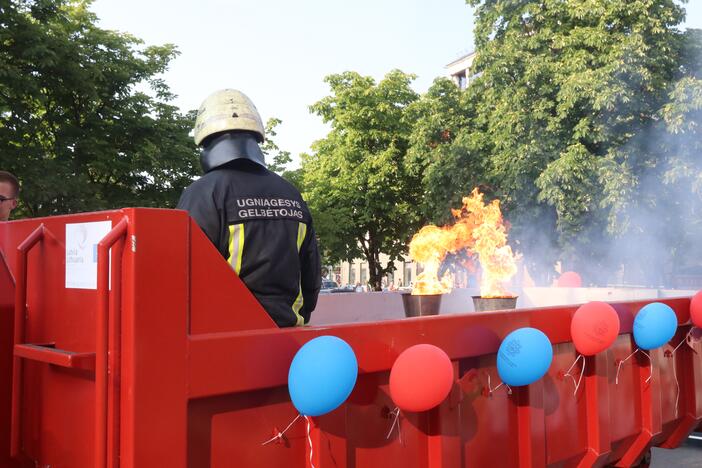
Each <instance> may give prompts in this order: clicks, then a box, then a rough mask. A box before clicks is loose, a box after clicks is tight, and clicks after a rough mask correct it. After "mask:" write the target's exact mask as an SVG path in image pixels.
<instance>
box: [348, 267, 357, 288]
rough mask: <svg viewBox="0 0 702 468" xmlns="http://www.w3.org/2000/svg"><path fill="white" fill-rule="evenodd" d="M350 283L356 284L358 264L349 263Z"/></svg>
mask: <svg viewBox="0 0 702 468" xmlns="http://www.w3.org/2000/svg"><path fill="white" fill-rule="evenodd" d="M349 284H350V285H352V286H356V265H354V264H353V263H352V264H350V265H349Z"/></svg>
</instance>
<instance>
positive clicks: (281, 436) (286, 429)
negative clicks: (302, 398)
mask: <svg viewBox="0 0 702 468" xmlns="http://www.w3.org/2000/svg"><path fill="white" fill-rule="evenodd" d="M300 416H302V415H301V414H299V413H298V415H297V416H295V419H293V420H292V422H291V423H290V424H288V427H286V428H285V429H283V430H282V431H281V432H278V434H276V435H274V436H273V437H271V438H270V439H268V440H267V441H265V442H264V443H262V444H261V445H267V444H270V443H271V442H273V441H276V440H279V439H282V438H283V435H284V434H285V433H286V432H287V431H288V429H290V426H292V425H293V424H295V421H297V420H298V419H300ZM305 417H306V416H305Z"/></svg>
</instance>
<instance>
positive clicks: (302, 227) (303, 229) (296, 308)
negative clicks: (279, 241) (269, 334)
mask: <svg viewBox="0 0 702 468" xmlns="http://www.w3.org/2000/svg"><path fill="white" fill-rule="evenodd" d="M306 235H307V225H306V224H305V223H298V225H297V252H298V253H300V248H302V242H303V241H304V240H305V236H306ZM304 303H305V299H304V298H303V297H302V282H300V292H299V293H298V294H297V298H295V302H293V305H292V310H293V313H294V314H295V317H297V322H296V323H295V325H296V326H298V327H299V326H301V325H304V324H305V319H304V317H303V316H302V315H300V309H302V305H303V304H304Z"/></svg>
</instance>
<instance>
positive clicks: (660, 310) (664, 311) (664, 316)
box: [634, 302, 678, 350]
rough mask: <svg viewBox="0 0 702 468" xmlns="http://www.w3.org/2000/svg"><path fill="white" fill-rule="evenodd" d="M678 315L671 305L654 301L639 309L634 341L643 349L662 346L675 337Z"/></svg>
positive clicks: (635, 320) (635, 321) (635, 319)
mask: <svg viewBox="0 0 702 468" xmlns="http://www.w3.org/2000/svg"><path fill="white" fill-rule="evenodd" d="M677 329H678V317H677V316H676V315H675V312H674V311H673V309H671V308H670V306H668V305H666V304H663V303H661V302H652V303H650V304H647V305H645V306H644V307H642V308H641V310H639V313H638V314H636V317H635V318H634V341H636V345H637V346H638V347H639V348H641V349H647V350H648V349H656V348H660V347H661V346H663V345H664V344H666V343H667V342H669V341H670V340H671V338H673V335H675V331H676V330H677Z"/></svg>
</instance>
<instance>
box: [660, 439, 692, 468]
mask: <svg viewBox="0 0 702 468" xmlns="http://www.w3.org/2000/svg"><path fill="white" fill-rule="evenodd" d="M694 436H695V437H700V439H702V434H701V433H695V434H694ZM700 439H687V442H686V443H685V444H683V445H681V446H680V447H678V448H676V449H675V450H666V449H661V448H654V449H653V454H652V455H653V456H652V458H651V468H668V467H676V468H677V467H681V468H682V467H684V468H688V467H690V468H692V467H695V468H701V467H702V440H700Z"/></svg>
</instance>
